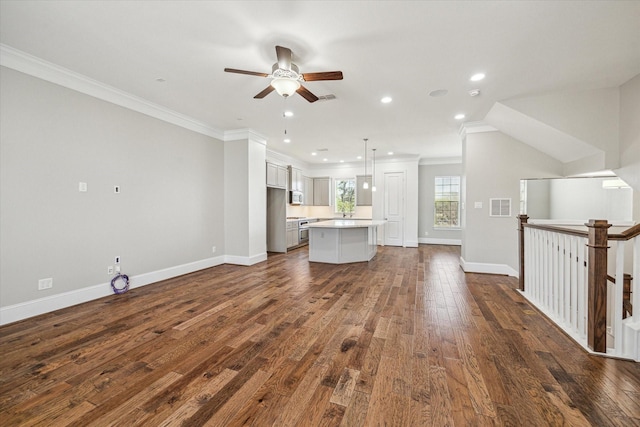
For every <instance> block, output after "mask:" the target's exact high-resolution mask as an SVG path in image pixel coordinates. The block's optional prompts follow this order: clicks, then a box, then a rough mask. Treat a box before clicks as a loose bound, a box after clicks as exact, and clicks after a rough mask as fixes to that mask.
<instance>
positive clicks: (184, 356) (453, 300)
mask: <svg viewBox="0 0 640 427" xmlns="http://www.w3.org/2000/svg"><path fill="white" fill-rule="evenodd" d="M459 257H460V253H459V249H458V248H457V247H446V246H421V247H420V248H418V249H415V248H414V249H409V248H394V247H384V248H380V251H379V252H378V255H377V257H376V258H375V259H374V260H373V261H371V262H370V263H357V264H349V265H343V266H333V265H324V264H315V263H314V264H310V263H308V262H307V249H306V248H301V249H298V250H295V251H293V252H291V253H289V254H288V255H273V256H270V257H269V260H268V261H267V262H264V263H261V264H259V265H256V266H252V267H240V266H231V265H224V266H219V267H215V268H212V269H208V270H204V271H201V272H198V273H194V274H190V275H187V276H183V277H179V278H176V279H171V280H167V281H165V282H162V283H159V284H156V285H149V286H146V287H143V288H138V289H134V290H132V291H129V292H128V293H127V294H124V295H121V296H111V297H108V298H104V299H100V300H97V301H93V302H90V303H86V304H82V305H78V306H75V307H72V308H68V309H64V310H60V311H57V312H55V313H50V314H47V315H43V316H40V317H37V318H33V319H30V320H26V321H23V322H18V323H14V324H11V325H6V326H4V327H2V328H0V355H1V358H0V414H1V416H2V421H1V423H2V425H5V426H6V425H47V426H52V425H74V426H88V425H97V426H105V425H122V426H132V425H149V426H158V425H187V426H196V425H198V426H199V425H211V426H240V425H255V426H271V425H275V426H294V425H298V426H325V425H327V426H332V425H333V426H337V425H343V426H378V425H381V426H431V425H433V426H454V425H455V426H467V425H477V426H491V425H505V426H507V425H508V426H512V425H513V426H517V425H530V426H546V425H549V426H560V425H574V426H585V425H594V426H609V425H612V426H613V425H617V426H631V425H640V366H639V365H640V364H637V363H632V362H628V361H621V360H613V359H606V358H601V357H597V356H589V355H587V354H586V353H585V352H584V351H583V350H582V349H581V348H580V347H578V346H577V345H576V344H574V343H573V342H572V341H571V340H570V339H569V338H567V337H566V336H565V335H563V334H562V333H561V332H560V331H559V330H558V329H556V328H555V327H554V326H552V325H551V324H550V323H549V322H548V321H547V320H546V319H545V318H543V317H542V316H541V315H539V314H538V313H537V312H536V311H535V310H534V309H532V308H531V307H530V306H529V305H528V303H527V302H526V301H525V300H524V299H523V298H522V297H521V296H520V295H519V294H518V293H517V292H516V291H515V287H516V281H515V280H514V279H513V278H508V277H505V276H492V275H477V274H464V273H463V272H462V271H461V270H460V268H459V266H458V260H459Z"/></svg>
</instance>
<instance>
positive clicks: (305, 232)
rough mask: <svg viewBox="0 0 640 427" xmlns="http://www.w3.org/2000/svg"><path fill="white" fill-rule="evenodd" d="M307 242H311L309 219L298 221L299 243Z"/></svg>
mask: <svg viewBox="0 0 640 427" xmlns="http://www.w3.org/2000/svg"><path fill="white" fill-rule="evenodd" d="M307 243H309V221H307V220H306V219H303V220H300V221H299V222H298V244H299V245H304V244H307Z"/></svg>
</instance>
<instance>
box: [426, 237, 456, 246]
mask: <svg viewBox="0 0 640 427" xmlns="http://www.w3.org/2000/svg"><path fill="white" fill-rule="evenodd" d="M418 243H422V244H423V245H450V246H462V240H460V239H436V238H433V237H419V238H418Z"/></svg>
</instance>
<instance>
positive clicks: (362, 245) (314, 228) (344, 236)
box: [309, 219, 385, 264]
mask: <svg viewBox="0 0 640 427" xmlns="http://www.w3.org/2000/svg"><path fill="white" fill-rule="evenodd" d="M384 223H385V221H377V220H352V219H335V220H330V221H320V222H316V223H313V224H309V261H310V262H324V263H329V264H346V263H350V262H363V261H370V260H371V259H372V258H373V257H374V256H375V255H376V252H377V249H378V246H377V240H378V226H380V225H383V224H384Z"/></svg>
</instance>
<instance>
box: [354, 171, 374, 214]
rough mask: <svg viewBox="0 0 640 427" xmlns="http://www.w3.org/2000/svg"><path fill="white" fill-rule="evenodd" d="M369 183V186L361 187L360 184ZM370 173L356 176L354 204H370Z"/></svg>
mask: <svg viewBox="0 0 640 427" xmlns="http://www.w3.org/2000/svg"><path fill="white" fill-rule="evenodd" d="M365 182H368V183H369V188H367V189H364V188H362V184H364V183H365ZM371 186H372V181H371V175H358V176H356V206H371V200H372V199H371V196H372V193H371Z"/></svg>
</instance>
